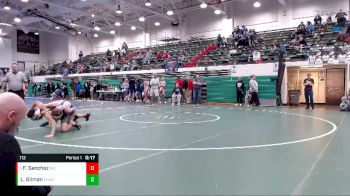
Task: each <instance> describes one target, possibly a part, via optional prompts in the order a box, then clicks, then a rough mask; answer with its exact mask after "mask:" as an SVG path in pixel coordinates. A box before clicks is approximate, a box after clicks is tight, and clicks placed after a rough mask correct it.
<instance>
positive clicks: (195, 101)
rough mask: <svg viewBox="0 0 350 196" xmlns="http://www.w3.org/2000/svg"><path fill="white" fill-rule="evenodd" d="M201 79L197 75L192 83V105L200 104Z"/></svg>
mask: <svg viewBox="0 0 350 196" xmlns="http://www.w3.org/2000/svg"><path fill="white" fill-rule="evenodd" d="M202 83H203V81H202V79H201V78H200V76H199V74H197V75H196V78H195V79H194V81H193V85H194V92H193V104H194V105H198V104H200V103H201V93H202Z"/></svg>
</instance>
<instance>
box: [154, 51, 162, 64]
mask: <svg viewBox="0 0 350 196" xmlns="http://www.w3.org/2000/svg"><path fill="white" fill-rule="evenodd" d="M156 59H157V61H158V62H159V61H161V60H163V55H162V54H161V53H160V52H157V54H156Z"/></svg>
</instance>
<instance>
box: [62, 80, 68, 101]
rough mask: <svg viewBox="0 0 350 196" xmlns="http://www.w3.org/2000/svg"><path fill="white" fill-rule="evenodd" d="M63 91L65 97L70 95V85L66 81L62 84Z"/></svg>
mask: <svg viewBox="0 0 350 196" xmlns="http://www.w3.org/2000/svg"><path fill="white" fill-rule="evenodd" d="M62 91H63V98H64V99H67V98H68V96H69V93H68V91H69V90H68V86H67V84H66V83H63V84H62Z"/></svg>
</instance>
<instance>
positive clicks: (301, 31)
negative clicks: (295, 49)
mask: <svg viewBox="0 0 350 196" xmlns="http://www.w3.org/2000/svg"><path fill="white" fill-rule="evenodd" d="M305 28H306V27H305V24H304V22H301V23H300V24H299V26H298V28H297V33H296V34H297V35H301V34H302V35H305V31H306V29H305Z"/></svg>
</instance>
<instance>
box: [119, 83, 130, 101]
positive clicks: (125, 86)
mask: <svg viewBox="0 0 350 196" xmlns="http://www.w3.org/2000/svg"><path fill="white" fill-rule="evenodd" d="M121 88H122V94H123V99H122V100H123V101H127V100H128V91H129V81H128V79H124V81H123V83H122V86H121Z"/></svg>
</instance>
